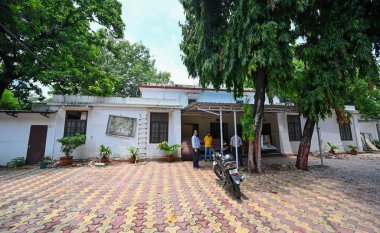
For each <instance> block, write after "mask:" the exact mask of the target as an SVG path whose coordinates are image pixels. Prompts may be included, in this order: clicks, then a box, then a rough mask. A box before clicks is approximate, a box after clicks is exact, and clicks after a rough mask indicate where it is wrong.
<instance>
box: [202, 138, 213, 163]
mask: <svg viewBox="0 0 380 233" xmlns="http://www.w3.org/2000/svg"><path fill="white" fill-rule="evenodd" d="M203 141H204V142H205V162H207V158H209V159H210V160H212V158H211V149H212V148H211V147H212V136H211V134H210V132H207V134H206V136H205V137H204V138H203Z"/></svg>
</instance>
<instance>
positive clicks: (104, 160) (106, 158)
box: [100, 156, 110, 163]
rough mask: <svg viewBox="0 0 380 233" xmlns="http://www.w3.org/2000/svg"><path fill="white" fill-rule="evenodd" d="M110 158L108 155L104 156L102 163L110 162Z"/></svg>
mask: <svg viewBox="0 0 380 233" xmlns="http://www.w3.org/2000/svg"><path fill="white" fill-rule="evenodd" d="M109 161H110V159H109V158H108V156H103V157H102V158H101V159H100V162H101V163H109Z"/></svg>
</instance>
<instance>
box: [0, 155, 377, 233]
mask: <svg viewBox="0 0 380 233" xmlns="http://www.w3.org/2000/svg"><path fill="white" fill-rule="evenodd" d="M318 161H319V160H317V159H313V158H311V161H310V164H311V165H312V166H311V169H310V171H308V172H302V171H296V170H280V171H272V170H267V172H266V173H265V174H263V175H248V178H247V180H246V181H245V182H244V183H243V184H242V186H241V189H242V193H243V197H242V200H241V201H237V200H235V199H234V198H233V196H232V194H231V193H230V192H229V191H228V190H226V189H223V188H222V187H221V184H220V182H219V181H218V180H217V179H216V176H215V175H214V174H213V171H212V169H211V163H204V162H201V166H203V168H202V169H200V170H198V171H194V170H193V169H192V163H191V162H175V163H160V162H150V163H147V164H146V165H137V166H134V165H132V164H119V165H116V166H109V167H95V168H90V167H79V168H59V169H44V170H40V169H37V168H26V169H16V170H9V169H1V170H0V232H161V231H165V232H380V221H379V219H380V189H379V187H380V181H379V180H380V171H379V168H380V156H379V157H370V158H365V157H363V158H356V159H354V160H334V161H332V160H329V161H326V163H327V165H328V167H322V168H321V167H318V166H316V165H317V164H318ZM264 162H265V163H277V162H282V163H285V164H287V163H289V164H292V163H294V158H270V159H264Z"/></svg>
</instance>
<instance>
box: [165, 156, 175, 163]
mask: <svg viewBox="0 0 380 233" xmlns="http://www.w3.org/2000/svg"><path fill="white" fill-rule="evenodd" d="M166 160H167V161H168V162H173V161H174V156H173V155H168V156H167V157H166Z"/></svg>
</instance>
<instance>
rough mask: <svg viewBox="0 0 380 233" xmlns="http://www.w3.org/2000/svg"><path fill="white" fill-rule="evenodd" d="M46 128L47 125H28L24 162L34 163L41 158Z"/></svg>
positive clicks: (43, 150)
mask: <svg viewBox="0 0 380 233" xmlns="http://www.w3.org/2000/svg"><path fill="white" fill-rule="evenodd" d="M47 129H48V126H47V125H32V126H31V127H30V134H29V143H28V152H27V154H26V164H36V163H38V162H39V161H41V160H42V159H43V157H44V155H45V146H46V136H47Z"/></svg>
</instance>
